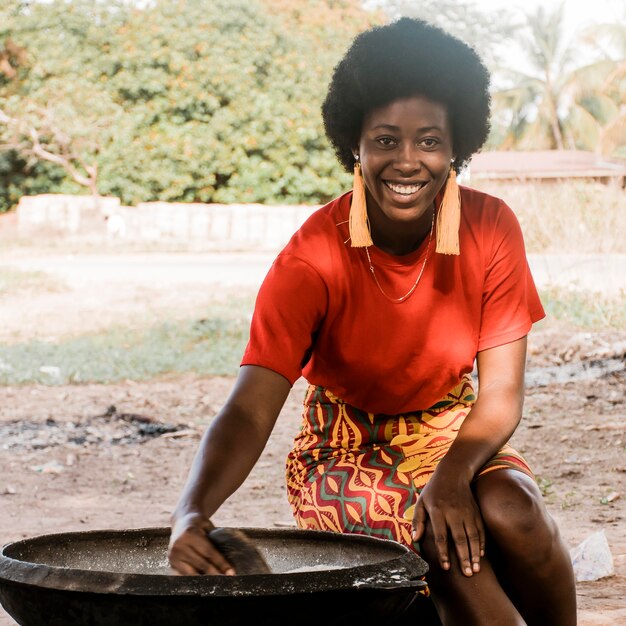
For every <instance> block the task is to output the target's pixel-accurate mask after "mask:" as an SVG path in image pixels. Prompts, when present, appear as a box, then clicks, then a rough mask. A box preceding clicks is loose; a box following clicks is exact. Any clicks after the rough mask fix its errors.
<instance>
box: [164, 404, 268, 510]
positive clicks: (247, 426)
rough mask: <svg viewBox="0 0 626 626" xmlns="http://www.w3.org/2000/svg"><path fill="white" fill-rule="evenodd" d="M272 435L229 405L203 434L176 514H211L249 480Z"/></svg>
mask: <svg viewBox="0 0 626 626" xmlns="http://www.w3.org/2000/svg"><path fill="white" fill-rule="evenodd" d="M243 433H245V434H243ZM268 437H269V432H259V430H258V425H257V424H255V423H254V421H252V420H249V419H248V418H247V417H246V416H245V415H241V414H239V415H238V414H237V413H236V412H233V411H229V410H228V408H227V407H225V409H224V410H223V411H222V412H221V413H220V414H218V415H217V416H216V417H215V419H214V421H213V422H212V424H211V425H210V426H209V428H207V430H206V431H205V433H204V435H203V437H202V440H201V442H200V445H199V448H198V451H197V453H196V456H195V457H194V460H193V462H192V465H191V468H190V471H189V475H188V477H187V481H186V483H185V486H184V488H183V491H182V493H181V496H180V498H179V500H178V504H177V505H176V509H175V511H174V517H181V516H184V515H187V514H189V513H201V514H202V515H203V516H204V517H206V518H209V517H211V516H212V515H213V514H214V513H215V511H217V509H218V508H219V507H220V506H221V505H222V503H223V502H224V501H225V500H226V499H227V498H228V497H230V496H231V495H232V494H233V493H234V492H235V491H236V490H237V489H238V488H239V487H240V486H241V484H242V483H243V482H244V481H245V479H246V477H247V476H248V474H249V473H250V472H251V471H252V468H253V467H254V464H255V463H256V461H257V460H258V458H259V457H260V455H261V453H262V452H263V449H264V447H265V445H266V443H267V439H268Z"/></svg>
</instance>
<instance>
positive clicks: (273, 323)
mask: <svg viewBox="0 0 626 626" xmlns="http://www.w3.org/2000/svg"><path fill="white" fill-rule="evenodd" d="M327 306H328V291H327V289H326V285H325V284H324V281H323V280H322V278H321V276H320V275H319V273H318V272H317V271H316V270H315V269H314V268H313V267H312V266H311V265H309V264H308V263H307V262H306V261H303V260H302V259H300V258H298V257H296V256H294V255H291V254H287V253H283V254H281V255H279V256H278V257H277V259H276V260H275V261H274V263H273V264H272V267H271V268H270V270H269V272H268V273H267V276H266V277H265V279H264V281H263V283H262V284H261V288H260V289H259V293H258V295H257V298H256V302H255V307H254V312H253V315H252V321H251V324H250V338H249V340H248V344H247V346H246V349H245V351H244V355H243V358H242V361H241V365H258V366H261V367H266V368H268V369H271V370H273V371H275V372H277V373H278V374H281V375H282V376H284V377H285V378H286V379H287V380H288V381H289V382H290V384H291V385H293V384H294V383H295V382H296V380H298V378H300V376H301V375H302V368H303V367H304V366H305V365H306V363H307V361H308V360H309V357H310V354H311V350H312V348H313V344H314V341H315V334H316V331H317V329H318V328H319V326H320V324H321V322H322V320H323V318H324V315H325V312H326V309H327Z"/></svg>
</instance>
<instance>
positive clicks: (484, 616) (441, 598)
mask: <svg viewBox="0 0 626 626" xmlns="http://www.w3.org/2000/svg"><path fill="white" fill-rule="evenodd" d="M420 545H421V554H422V557H423V558H424V559H425V560H426V561H427V563H428V564H429V568H430V569H429V571H428V576H427V580H428V585H429V587H430V590H431V593H432V598H433V602H434V603H435V606H436V607H437V612H438V613H439V617H440V619H441V622H442V624H443V626H461V625H462V626H525V622H524V620H523V619H522V617H521V615H520V614H519V612H518V610H517V609H516V608H515V606H514V604H513V603H512V602H511V600H510V598H509V597H508V596H507V594H506V593H505V592H504V590H503V589H502V587H501V585H500V583H499V581H498V579H497V577H496V574H495V572H494V570H493V568H492V567H491V564H490V563H489V559H488V558H483V559H482V560H481V569H480V572H479V573H478V574H474V575H473V576H471V577H469V578H468V577H467V576H464V575H463V574H462V573H461V569H460V567H459V564H458V561H457V559H456V554H455V553H454V551H451V553H450V569H449V570H448V571H445V570H442V569H441V568H440V567H439V559H438V558H437V551H436V548H435V542H434V538H433V536H432V532H431V527H430V525H427V527H426V533H425V535H424V537H423V538H422V541H421V542H420Z"/></svg>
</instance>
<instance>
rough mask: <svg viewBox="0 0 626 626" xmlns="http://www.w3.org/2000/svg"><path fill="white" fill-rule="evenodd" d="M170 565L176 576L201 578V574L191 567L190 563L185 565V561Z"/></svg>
mask: <svg viewBox="0 0 626 626" xmlns="http://www.w3.org/2000/svg"><path fill="white" fill-rule="evenodd" d="M170 565H171V567H172V569H173V570H174V574H175V575H176V576H199V575H200V572H199V571H198V570H196V569H195V568H194V567H192V566H191V565H189V563H185V561H178V560H175V561H170Z"/></svg>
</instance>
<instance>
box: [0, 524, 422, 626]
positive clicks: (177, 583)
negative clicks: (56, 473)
mask: <svg viewBox="0 0 626 626" xmlns="http://www.w3.org/2000/svg"><path fill="white" fill-rule="evenodd" d="M240 530H243V531H244V532H245V533H246V534H247V535H248V537H250V539H252V540H253V541H254V543H255V544H256V546H257V547H258V549H259V551H260V552H261V554H262V555H263V556H264V557H265V559H266V561H267V563H268V565H269V566H270V568H271V570H272V574H254V575H249V576H232V577H231V576H228V577H227V576H198V577H196V576H177V575H175V574H174V573H173V572H172V570H171V569H170V567H169V565H168V562H167V544H168V541H169V534H170V529H169V528H145V529H135V530H96V531H87V532H75V533H62V534H55V535H42V536H38V537H34V538H32V539H26V540H23V541H17V542H14V543H10V544H7V545H5V546H4V547H3V548H2V550H1V551H0V603H1V604H2V606H3V607H4V609H5V610H6V611H7V612H8V613H9V614H10V615H11V616H12V617H13V618H14V619H15V620H16V621H17V622H18V624H21V625H23V626H70V625H71V626H79V625H85V626H87V625H107V626H123V625H126V624H128V625H132V626H143V625H146V626H147V625H150V626H177V625H180V626H195V625H198V626H199V625H203V626H213V625H216V626H217V625H219V626H239V625H241V624H250V625H253V626H264V625H270V624H271V625H278V626H281V625H285V624H291V623H293V624H298V625H299V626H301V625H310V626H332V625H335V624H337V625H339V624H342V625H345V624H348V623H352V622H353V621H354V623H361V624H363V623H365V624H377V625H378V626H383V625H385V624H393V623H394V622H395V621H396V619H398V618H400V617H401V616H402V615H403V614H404V613H405V611H406V610H407V608H408V607H409V606H410V605H411V604H412V603H413V606H412V610H411V614H412V615H414V614H415V613H416V611H415V609H416V608H417V607H416V605H415V603H419V602H422V601H423V600H421V596H417V592H418V590H420V589H421V588H422V587H423V585H424V583H422V582H421V581H420V580H418V579H419V577H421V576H423V575H424V574H425V573H426V571H427V569H428V567H427V565H426V563H425V561H423V560H422V559H420V558H419V557H418V556H417V555H416V554H415V553H413V552H412V551H410V550H409V549H407V548H405V547H404V546H402V545H400V544H398V543H395V542H392V541H386V540H382V539H375V538H372V537H365V536H360V535H344V534H337V533H331V532H323V531H309V530H298V529H279V530H273V529H261V528H242V529H240ZM417 598H419V599H417ZM424 602H425V603H426V601H424ZM426 608H427V607H426ZM426 612H427V613H428V611H426ZM418 613H419V611H418ZM427 623H430V622H429V621H427V620H426V618H425V620H424V621H422V620H419V619H418V621H415V620H414V619H413V621H412V624H414V625H415V626H418V624H427Z"/></svg>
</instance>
